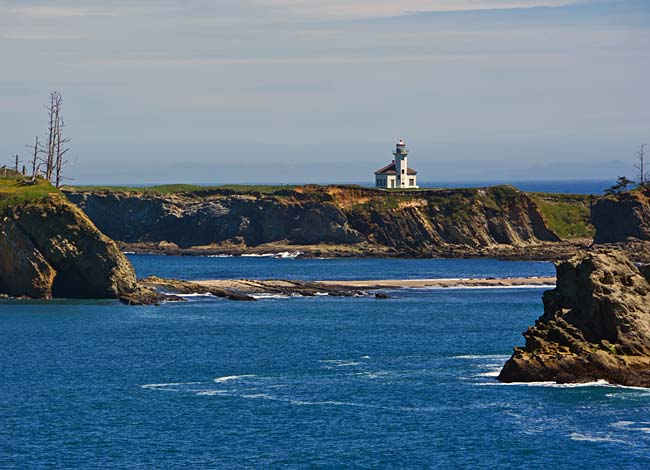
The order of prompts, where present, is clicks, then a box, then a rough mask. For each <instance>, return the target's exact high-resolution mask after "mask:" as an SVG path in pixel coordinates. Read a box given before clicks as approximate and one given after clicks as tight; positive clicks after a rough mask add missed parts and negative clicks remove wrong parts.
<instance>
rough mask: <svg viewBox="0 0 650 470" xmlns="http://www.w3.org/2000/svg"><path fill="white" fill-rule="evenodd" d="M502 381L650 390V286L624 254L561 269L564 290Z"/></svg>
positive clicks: (550, 297)
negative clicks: (595, 384) (602, 383)
mask: <svg viewBox="0 0 650 470" xmlns="http://www.w3.org/2000/svg"><path fill="white" fill-rule="evenodd" d="M543 301H544V314H543V315H542V316H541V317H540V318H539V319H538V320H537V321H536V322H535V326H534V327H531V328H529V329H528V330H527V331H526V332H525V333H524V337H525V338H526V345H525V347H523V348H515V350H514V353H513V355H512V357H511V358H510V359H509V360H508V362H506V364H505V366H504V367H503V370H502V371H501V373H500V375H499V377H498V378H499V380H501V381H503V382H536V381H555V382H558V383H581V382H591V381H595V380H606V381H608V382H610V383H613V384H620V385H632V386H642V387H648V386H650V284H648V280H647V279H646V277H644V275H643V274H642V272H641V271H640V270H639V269H638V268H637V267H636V266H635V265H634V264H633V263H632V262H630V260H629V259H628V258H627V257H626V256H625V255H624V254H623V253H622V252H619V251H614V250H600V251H589V252H584V253H581V254H579V255H577V256H575V257H573V258H572V259H570V260H568V261H563V262H560V263H558V264H557V287H556V288H555V289H554V290H551V291H547V292H545V293H544V297H543Z"/></svg>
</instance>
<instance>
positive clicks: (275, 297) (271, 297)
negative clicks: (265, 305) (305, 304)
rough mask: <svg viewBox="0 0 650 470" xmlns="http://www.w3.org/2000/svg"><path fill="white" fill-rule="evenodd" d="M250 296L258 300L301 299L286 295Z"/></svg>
mask: <svg viewBox="0 0 650 470" xmlns="http://www.w3.org/2000/svg"><path fill="white" fill-rule="evenodd" d="M250 296H251V297H253V298H254V299H258V300H267V299H288V298H290V297H301V296H299V295H285V294H250Z"/></svg>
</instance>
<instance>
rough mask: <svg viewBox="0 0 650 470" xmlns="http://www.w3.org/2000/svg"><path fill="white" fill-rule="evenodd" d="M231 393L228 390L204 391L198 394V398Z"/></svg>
mask: <svg viewBox="0 0 650 470" xmlns="http://www.w3.org/2000/svg"><path fill="white" fill-rule="evenodd" d="M229 393H231V392H230V391H229V390H204V391H202V392H198V393H197V395H198V396H204V397H213V396H216V395H227V394H229Z"/></svg>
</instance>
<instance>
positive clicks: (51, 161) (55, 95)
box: [45, 91, 70, 188]
mask: <svg viewBox="0 0 650 470" xmlns="http://www.w3.org/2000/svg"><path fill="white" fill-rule="evenodd" d="M62 111H63V97H62V96H61V93H59V92H58V91H53V92H52V93H50V102H49V104H48V105H47V112H48V117H49V126H48V140H47V156H46V158H45V178H46V179H47V180H48V181H50V182H52V183H53V184H54V185H55V186H56V187H57V188H58V187H60V186H61V182H62V181H63V180H64V179H65V178H64V177H63V168H64V167H65V165H66V164H67V163H68V161H67V160H66V159H65V158H64V155H65V154H66V153H67V152H68V150H69V148H68V147H67V144H68V143H69V142H70V139H69V138H66V137H63V128H64V127H65V123H64V121H63V116H62Z"/></svg>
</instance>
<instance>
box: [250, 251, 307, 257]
mask: <svg viewBox="0 0 650 470" xmlns="http://www.w3.org/2000/svg"><path fill="white" fill-rule="evenodd" d="M300 255H302V252H301V251H280V252H278V253H244V254H242V255H241V256H242V257H243V258H275V259H295V258H297V257H298V256H300Z"/></svg>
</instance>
